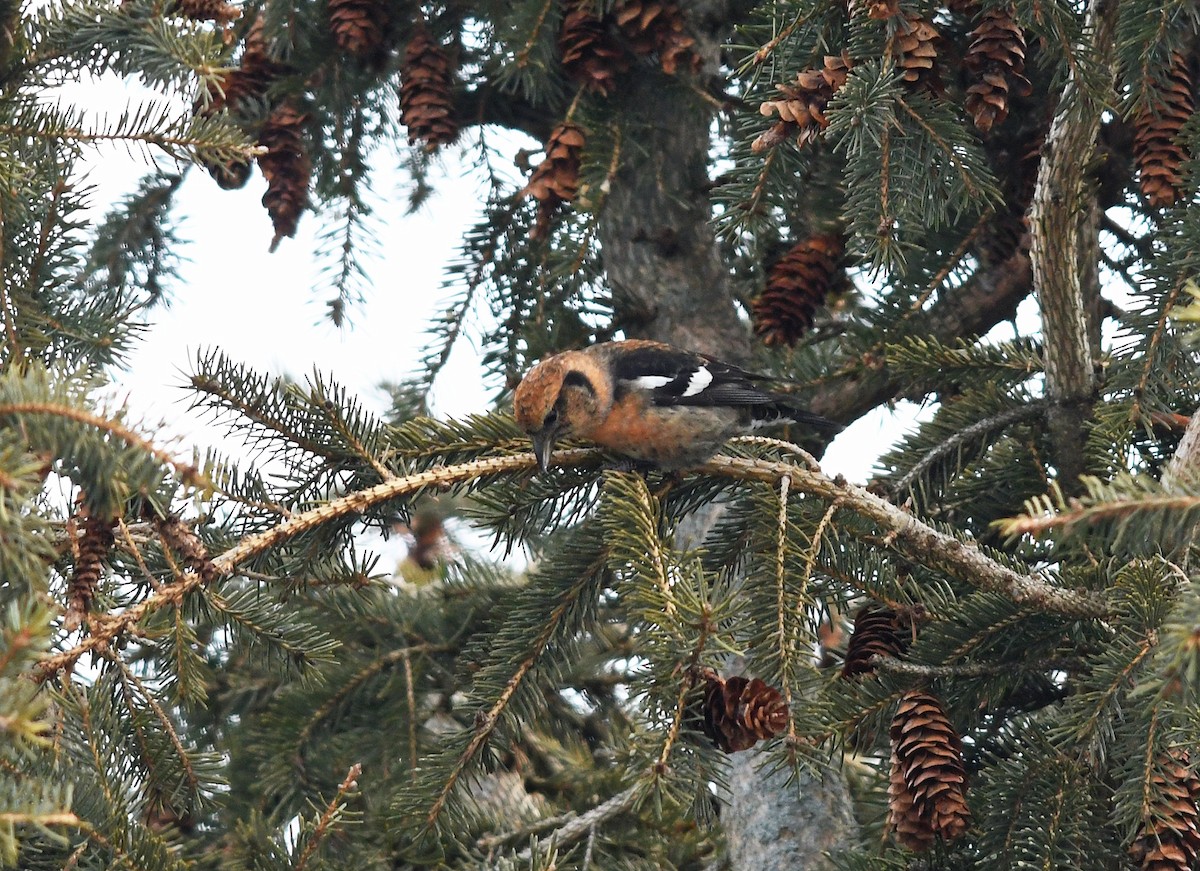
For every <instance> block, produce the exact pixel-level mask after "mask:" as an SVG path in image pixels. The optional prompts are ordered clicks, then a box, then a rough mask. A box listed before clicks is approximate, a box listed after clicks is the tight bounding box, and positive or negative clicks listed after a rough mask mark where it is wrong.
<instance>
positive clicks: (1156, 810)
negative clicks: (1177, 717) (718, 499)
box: [1129, 751, 1200, 871]
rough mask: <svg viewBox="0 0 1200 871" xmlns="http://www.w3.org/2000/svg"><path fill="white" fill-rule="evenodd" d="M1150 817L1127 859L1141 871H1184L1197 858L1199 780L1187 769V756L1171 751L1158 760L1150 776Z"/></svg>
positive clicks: (1199, 842)
mask: <svg viewBox="0 0 1200 871" xmlns="http://www.w3.org/2000/svg"><path fill="white" fill-rule="evenodd" d="M1151 783H1152V784H1153V786H1154V789H1153V799H1152V803H1151V806H1150V813H1149V815H1148V816H1147V817H1146V819H1145V820H1143V821H1142V825H1141V827H1140V828H1139V829H1138V833H1137V835H1136V836H1135V837H1134V839H1133V843H1132V844H1131V845H1130V847H1129V855H1130V856H1132V857H1133V861H1134V862H1136V863H1137V864H1138V866H1139V867H1140V868H1142V869H1143V871H1188V869H1192V868H1195V867H1197V859H1198V858H1200V813H1198V811H1197V807H1196V801H1197V799H1198V798H1200V779H1198V778H1197V777H1196V775H1194V774H1193V773H1192V772H1191V770H1190V769H1189V768H1188V756H1187V754H1186V753H1184V752H1183V751H1175V752H1173V753H1171V754H1168V755H1166V756H1165V757H1160V758H1159V759H1158V767H1157V770H1156V771H1155V772H1154V774H1153V775H1151Z"/></svg>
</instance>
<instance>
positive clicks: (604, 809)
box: [480, 781, 646, 868]
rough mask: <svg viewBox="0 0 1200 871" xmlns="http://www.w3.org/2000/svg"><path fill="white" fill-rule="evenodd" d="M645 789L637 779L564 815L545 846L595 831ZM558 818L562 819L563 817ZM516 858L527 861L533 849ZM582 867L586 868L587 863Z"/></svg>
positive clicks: (564, 843)
mask: <svg viewBox="0 0 1200 871" xmlns="http://www.w3.org/2000/svg"><path fill="white" fill-rule="evenodd" d="M645 790H646V786H645V784H644V783H643V782H641V781H639V782H637V783H635V784H633V786H630V787H628V788H627V789H624V790H622V791H621V792H618V793H617V794H616V795H614V796H613V797H612V798H610V799H607V800H606V801H603V802H601V803H600V804H598V805H596V806H595V807H594V808H592V809H591V810H588V811H586V812H584V813H582V814H580V815H579V816H574V815H565V816H566V819H565V821H564V822H563V824H562V825H561V826H559V827H558V828H557V829H555V830H554V831H552V832H551V833H550V834H549V835H548V836H547V837H546V838H545V839H544V841H545V844H546V846H547V848H548V849H557V848H559V847H564V846H567V845H568V844H573V843H575V842H576V841H578V840H579V839H580V838H582V837H583V836H584V835H587V834H589V833H591V832H595V830H596V829H598V828H600V826H602V825H604V824H605V823H607V822H608V821H609V820H611V819H613V818H614V817H619V816H620V815H621V814H623V813H626V812H627V811H629V810H630V809H632V808H633V806H634V805H635V804H637V801H638V799H639V798H641V795H642V793H643V792H644V791H645ZM558 819H563V817H559V818H558ZM545 823H546V821H545V820H543V821H542V822H541V825H540V826H539V829H541V828H544V826H545ZM486 840H488V839H480V844H481V845H483V844H484V842H485V841H486ZM516 858H517V861H518V862H528V861H530V860H531V859H532V858H533V851H532V849H531V848H530V847H526V848H525V849H524V850H522V851H521V852H520V853H518V854H517V857H516ZM583 867H584V868H586V867H587V865H584V866H583Z"/></svg>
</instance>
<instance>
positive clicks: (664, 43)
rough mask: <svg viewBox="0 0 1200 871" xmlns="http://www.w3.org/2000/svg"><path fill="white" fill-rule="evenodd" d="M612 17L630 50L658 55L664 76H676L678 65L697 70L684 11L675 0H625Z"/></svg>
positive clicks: (693, 40)
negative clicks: (627, 42)
mask: <svg viewBox="0 0 1200 871" xmlns="http://www.w3.org/2000/svg"><path fill="white" fill-rule="evenodd" d="M611 15H612V17H613V20H614V21H615V22H616V23H617V27H619V28H620V29H621V33H622V34H624V36H625V38H626V39H627V40H629V44H630V46H631V47H632V48H633V50H634V51H635V52H637V53H638V54H642V55H646V54H657V55H658V57H659V62H660V63H661V64H662V69H663V72H665V73H666V74H667V75H669V76H673V75H675V74H676V73H677V72H678V71H679V68H680V66H683V67H684V68H686V69H688V70H690V71H691V72H698V71H699V69H700V66H701V59H700V56H699V55H698V54H696V53H695V52H694V51H693V50H692V46H694V45H695V44H696V40H695V38H693V37H692V36H690V35H689V34H688V32H687V25H686V22H685V21H684V17H683V10H682V9H681V8H680V6H679V4H678V3H677V2H675V0H624V2H621V3H619V4H617V6H615V7H614V8H613V10H612V13H611Z"/></svg>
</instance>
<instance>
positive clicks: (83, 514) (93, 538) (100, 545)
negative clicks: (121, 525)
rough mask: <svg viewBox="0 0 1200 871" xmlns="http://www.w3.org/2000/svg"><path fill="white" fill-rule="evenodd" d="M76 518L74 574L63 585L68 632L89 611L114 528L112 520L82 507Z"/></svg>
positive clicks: (110, 545)
mask: <svg viewBox="0 0 1200 871" xmlns="http://www.w3.org/2000/svg"><path fill="white" fill-rule="evenodd" d="M77 517H78V519H80V520H82V521H83V522H82V524H81V525H80V527H79V539H78V541H77V542H76V543H75V550H76V556H75V571H74V572H72V573H71V580H70V581H68V582H67V614H66V617H65V618H64V620H63V625H64V627H65V628H66V629H67V630H68V631H73V630H75V629H78V628H79V627H80V626H81V625H82V624H83V621H84V620H85V619H86V617H87V615H88V613H89V612H90V611H91V610H92V601H93V600H94V599H95V598H96V586H97V585H98V584H99V582H100V573H101V571H103V569H104V560H105V559H107V557H108V552H109V551H110V550H112V546H113V542H114V541H115V537H114V536H113V529H114V528H116V525H117V524H116V521H115V520H105V519H103V518H100V517H94V516H92V515H90V514H88V513H87V510H86V509H85V508H82V507H81V508H80V510H79V514H78V515H77Z"/></svg>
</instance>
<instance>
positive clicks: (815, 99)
mask: <svg viewBox="0 0 1200 871" xmlns="http://www.w3.org/2000/svg"><path fill="white" fill-rule="evenodd" d="M851 66H853V63H852V62H851V60H850V58H849V57H847V56H846V55H841V56H839V57H835V56H832V55H829V56H826V58H825V65H824V66H823V67H822V68H821V69H819V70H805V71H804V72H802V73H800V74H799V75H798V76H796V81H795V82H793V83H792V84H790V85H779V86H778V90H779V92H780V93H781V94H782V95H783V99H782V100H767V101H766V102H764V103H763V104H762V105H761V106H759V107H758V110H759V112H761V113H762V114H763V115H766V116H768V117H770V116H771V115H773V114H778V115H779V118H780V123H779V124H776V125H775V127H772V128H771V129H770V130H769V131H767V133H764V134H763V135H761V136H759V137H758V138H757V139H755V140H754V142H753V143H752V144H751V146H750V148H751V150H752V151H754V152H755V153H756V154H757V153H760V152H762V151H765V150H767V149H768V148H772V147H774V146H775V145H778V144H779V143H780V142H782V141H783V140H784V139H786V138H788V137H790V136H795V137H796V145H797V147H801V148H803V147H804V145H805V144H807V143H808V142H811V141H812V140H813V139H816V138H817V137H818V136H819V135H820V134H821V131H822V130H824V129H825V128H826V127H828V126H829V120H828V119H827V118H826V117H825V107H826V106H828V105H829V101H830V100H831V99H833V95H834V94H836V93H837V91H838V89H839V88H840V87H841V86H842V85H844V84H846V78H847V76H849V74H850V67H851ZM781 125H782V126H781Z"/></svg>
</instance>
